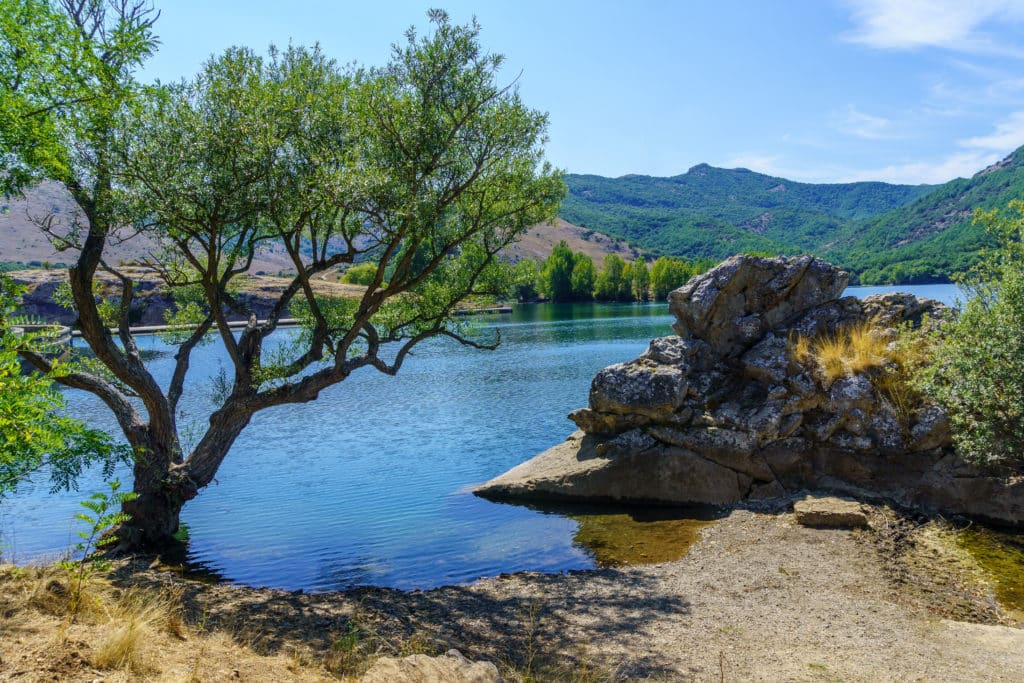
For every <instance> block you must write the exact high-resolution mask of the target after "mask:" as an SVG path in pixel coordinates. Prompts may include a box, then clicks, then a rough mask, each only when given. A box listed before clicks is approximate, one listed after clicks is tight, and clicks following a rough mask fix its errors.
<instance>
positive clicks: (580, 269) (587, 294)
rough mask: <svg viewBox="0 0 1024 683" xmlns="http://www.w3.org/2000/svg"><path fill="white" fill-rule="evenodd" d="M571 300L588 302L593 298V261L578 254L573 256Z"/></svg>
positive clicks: (594, 271)
mask: <svg viewBox="0 0 1024 683" xmlns="http://www.w3.org/2000/svg"><path fill="white" fill-rule="evenodd" d="M571 280H572V298H573V299H575V300H576V301H590V300H591V299H593V298H594V281H595V280H597V269H596V268H595V267H594V260H593V259H592V258H590V257H589V256H587V255H586V254H584V253H582V252H580V253H576V254H573V266H572V278H571Z"/></svg>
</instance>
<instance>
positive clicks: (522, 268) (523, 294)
mask: <svg viewBox="0 0 1024 683" xmlns="http://www.w3.org/2000/svg"><path fill="white" fill-rule="evenodd" d="M539 279H540V268H539V266H538V264H537V262H536V261H534V260H532V259H524V260H522V261H519V262H518V263H516V264H515V265H514V266H512V272H511V273H510V280H509V297H510V298H511V299H512V300H513V301H533V300H534V299H536V298H537V296H538V295H539V294H540V291H539V289H538V281H539Z"/></svg>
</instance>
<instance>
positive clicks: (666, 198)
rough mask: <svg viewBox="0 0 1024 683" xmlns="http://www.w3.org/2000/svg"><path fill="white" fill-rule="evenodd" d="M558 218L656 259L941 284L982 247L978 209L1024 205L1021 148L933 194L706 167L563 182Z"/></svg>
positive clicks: (925, 189)
mask: <svg viewBox="0 0 1024 683" xmlns="http://www.w3.org/2000/svg"><path fill="white" fill-rule="evenodd" d="M566 184H567V185H568V186H569V196H568V197H567V199H566V200H565V202H564V204H563V205H562V210H561V212H560V215H561V216H562V218H564V219H565V220H567V221H569V222H571V223H574V224H576V225H579V226H582V227H586V228H590V229H594V230H599V231H601V232H603V233H605V234H608V235H611V236H613V237H619V238H622V239H625V240H627V241H628V242H629V243H630V244H632V245H635V246H638V247H641V248H643V249H647V250H649V251H651V252H653V253H655V254H660V253H665V254H672V255H676V256H684V257H689V258H697V257H708V258H725V257H727V256H729V255H731V254H734V253H737V252H743V251H746V252H768V253H776V254H795V253H813V254H817V255H819V256H822V257H824V258H826V259H828V260H830V261H833V262H835V263H838V264H839V265H841V266H843V267H844V268H846V269H848V270H850V271H851V272H852V273H853V274H854V276H855V278H859V280H860V281H861V282H863V283H892V282H898V283H912V282H940V281H946V280H948V278H949V277H950V276H951V275H952V274H953V273H956V272H959V271H963V270H965V269H967V268H969V267H970V266H971V265H972V264H973V263H974V262H975V261H976V260H977V254H978V249H979V248H980V247H982V246H984V245H985V244H987V239H986V237H985V235H984V234H983V232H982V231H981V229H980V228H979V227H977V226H974V225H972V216H973V212H974V209H976V208H992V207H999V206H1005V205H1006V204H1007V203H1008V202H1009V201H1010V199H1014V198H1020V197H1024V148H1021V149H1019V150H1017V151H1015V152H1014V153H1013V154H1011V155H1010V156H1008V157H1007V158H1006V159H1004V160H1003V161H1000V162H999V163H997V164H993V165H992V166H990V167H988V168H986V169H984V170H982V171H979V172H978V173H977V174H976V175H974V176H973V177H971V178H957V179H955V180H951V181H949V182H948V183H944V184H942V185H892V184H888V183H881V182H861V183H839V184H814V183H798V182H794V181H791V180H787V179H785V178H777V177H774V176H769V175H765V174H762V173H755V172H753V171H749V170H747V169H744V168H737V169H724V168H715V167H713V166H709V165H707V164H700V165H698V166H694V167H693V168H691V169H690V170H689V171H687V172H686V173H684V174H682V175H678V176H674V177H671V178H656V177H651V176H642V175H627V176H622V177H620V178H605V177H602V176H595V175H572V174H570V175H568V176H567V177H566Z"/></svg>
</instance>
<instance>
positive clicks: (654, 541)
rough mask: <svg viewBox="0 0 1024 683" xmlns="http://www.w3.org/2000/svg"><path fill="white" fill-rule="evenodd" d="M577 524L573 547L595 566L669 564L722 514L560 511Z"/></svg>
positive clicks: (641, 509) (698, 511) (656, 510)
mask: <svg viewBox="0 0 1024 683" xmlns="http://www.w3.org/2000/svg"><path fill="white" fill-rule="evenodd" d="M561 512H562V514H566V515H567V516H568V517H569V519H572V520H574V521H575V522H577V523H578V524H579V527H578V528H577V529H576V533H574V534H573V537H572V538H573V544H574V545H576V546H577V547H579V548H580V549H582V550H583V551H584V552H586V553H587V554H588V555H590V556H592V557H593V558H594V561H595V562H596V563H597V566H598V567H619V566H623V565H633V564H656V563H659V562H672V561H674V560H678V559H680V558H682V557H683V556H685V555H686V554H687V553H688V552H689V551H690V547H691V546H693V545H694V544H695V543H696V542H697V541H699V540H700V535H701V534H700V532H701V530H702V529H704V528H705V527H707V526H710V525H711V524H713V523H714V522H715V520H717V519H720V518H721V517H722V516H723V515H722V513H721V512H719V511H717V510H710V509H706V508H679V507H675V508H671V507H632V508H618V509H614V508H613V509H602V508H589V509H582V510H581V509H579V508H577V509H575V510H573V509H568V508H567V509H563V510H562V511H561Z"/></svg>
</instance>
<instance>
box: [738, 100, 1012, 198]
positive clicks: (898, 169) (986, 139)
mask: <svg viewBox="0 0 1024 683" xmlns="http://www.w3.org/2000/svg"><path fill="white" fill-rule="evenodd" d="M956 144H957V146H958V147H960V148H962V149H961V150H960V151H956V152H952V153H950V154H947V155H946V156H944V157H942V158H940V159H937V160H935V161H911V162H905V163H899V164H887V165H885V166H881V167H874V168H851V167H849V166H841V165H831V166H802V165H794V164H792V163H791V162H787V161H786V160H785V159H784V158H783V156H782V155H779V154H774V155H773V154H760V153H754V152H748V153H743V154H738V155H736V156H734V157H732V158H731V159H729V160H727V161H726V162H725V163H724V164H723V166H725V167H726V168H736V167H742V168H749V169H750V170H752V171H758V172H760V173H766V174H768V175H773V176H778V177H781V178H787V179H789V180H796V181H800V182H807V183H854V182H861V181H870V180H880V181H882V182H886V183H898V184H907V185H919V184H922V183H924V184H928V185H937V184H940V183H945V182H948V181H950V180H952V179H953V178H970V177H971V176H973V175H974V174H975V173H977V172H978V171H980V170H982V169H983V168H985V167H986V166H990V165H991V164H994V163H995V162H997V161H999V160H1000V159H1002V158H1004V157H1005V156H1006V155H1007V154H1009V153H1010V152H1012V151H1014V150H1015V149H1017V148H1018V147H1021V146H1024V111H1016V112H1013V113H1011V114H1010V115H1009V116H1007V117H1006V118H1005V119H1003V120H1002V121H1000V122H999V123H998V124H996V126H995V129H994V130H993V131H992V132H991V133H989V134H988V135H979V136H975V137H969V138H963V139H961V140H958V141H957V142H956Z"/></svg>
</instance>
